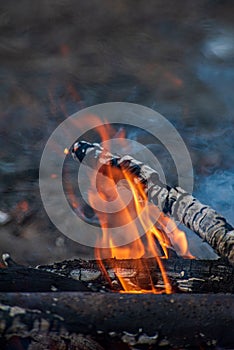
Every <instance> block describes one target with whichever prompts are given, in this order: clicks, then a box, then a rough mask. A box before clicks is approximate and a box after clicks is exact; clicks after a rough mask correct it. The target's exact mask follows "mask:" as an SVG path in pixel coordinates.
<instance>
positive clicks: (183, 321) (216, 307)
mask: <svg viewBox="0 0 234 350" xmlns="http://www.w3.org/2000/svg"><path fill="white" fill-rule="evenodd" d="M0 302H1V303H2V304H3V305H9V306H14V308H11V309H10V308H8V307H6V306H3V307H1V305H0V316H1V315H2V316H3V317H4V318H5V319H6V320H7V322H5V323H4V322H1V324H0V334H2V335H5V336H7V335H8V336H10V335H11V334H12V332H14V335H17V333H18V334H19V336H22V333H23V336H24V337H28V336H31V334H32V332H33V329H35V331H34V335H35V332H38V330H39V331H40V329H41V330H43V329H45V327H46V329H45V330H46V331H47V336H50V333H52V332H55V331H56V332H57V334H60V333H61V328H63V329H65V330H64V331H63V332H62V333H63V334H64V333H65V334H66V330H67V332H68V334H71V333H79V334H81V335H83V336H86V335H91V336H92V337H93V339H94V341H95V342H99V339H101V340H102V341H103V340H104V341H105V345H104V348H105V349H114V348H115V349H120V348H121V346H119V347H114V346H112V344H113V341H121V342H122V343H125V345H126V344H128V345H129V348H131V347H130V345H132V346H133V345H135V346H134V348H142V346H146V345H147V344H148V347H147V349H158V348H161V346H163V345H164V346H165V345H167V346H168V347H167V349H168V348H169V346H170V349H171V347H175V348H176V349H178V348H179V347H186V348H189V349H201V348H203V349H204V348H205V349H208V348H212V349H214V346H217V348H216V349H218V348H220V347H222V348H224V347H225V348H227V349H232V348H233V347H232V346H233V344H234V333H233V323H234V296H233V295H225V294H215V295H210V294H209V295H199V294H196V295H193V294H190V295H181V294H175V295H153V294H138V295H136V294H133V295H131V294H125V295H124V294H119V293H104V294H103V293H79V292H78V293H77V292H76V293H71V292H62V293H31V294H29V293H0ZM30 310H31V311H30ZM4 313H5V314H6V315H5V316H4ZM32 313H34V315H33V314H32ZM4 318H3V319H4ZM44 333H45V331H44ZM68 334H67V337H68ZM44 336H45V334H44ZM63 339H64V338H63ZM81 339H82V338H81ZM111 342H112V343H111ZM83 344H84V343H83ZM158 346H159V347H158ZM45 348H46V347H45ZM56 348H57V347H56ZM125 348H127V347H123V349H125ZM37 349H38V348H37ZM66 349H77V350H78V349H89V350H91V349H100V348H99V347H94V346H93V347H91V346H88V344H86V347H81V346H80V347H79V346H77V347H68V348H67V347H66ZM143 349H146V347H143Z"/></svg>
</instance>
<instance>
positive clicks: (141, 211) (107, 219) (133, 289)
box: [88, 125, 192, 294]
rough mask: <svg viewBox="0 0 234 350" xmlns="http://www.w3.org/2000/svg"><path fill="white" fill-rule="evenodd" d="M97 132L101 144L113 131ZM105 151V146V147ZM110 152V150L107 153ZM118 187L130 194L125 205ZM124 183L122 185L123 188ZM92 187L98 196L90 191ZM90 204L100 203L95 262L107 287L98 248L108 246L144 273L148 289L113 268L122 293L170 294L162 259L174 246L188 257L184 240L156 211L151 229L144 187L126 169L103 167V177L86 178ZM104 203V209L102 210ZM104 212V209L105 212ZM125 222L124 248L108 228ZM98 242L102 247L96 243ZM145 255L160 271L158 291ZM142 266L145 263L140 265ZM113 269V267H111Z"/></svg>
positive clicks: (179, 231) (166, 218)
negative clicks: (113, 204)
mask: <svg viewBox="0 0 234 350" xmlns="http://www.w3.org/2000/svg"><path fill="white" fill-rule="evenodd" d="M97 131H98V132H99V133H100V135H101V137H102V141H103V142H104V141H106V140H109V139H111V137H113V130H111V127H110V125H103V126H102V127H99V128H98V129H97ZM119 142H123V146H124V143H125V139H124V135H123V134H121V137H120V138H119ZM105 148H106V145H105ZM109 151H110V150H109ZM120 183H121V184H122V186H124V187H125V188H126V189H128V191H129V193H131V200H130V201H129V203H128V204H127V205H126V204H125V201H124V198H123V197H121V193H122V192H121V191H120V190H119V186H120V185H119V184H120ZM123 184H124V185H123ZM94 188H96V189H97V192H98V195H97V193H96V192H94V191H93V190H92V189H94ZM88 197H89V202H90V205H91V206H92V207H93V208H99V207H100V206H101V205H100V201H102V210H101V211H100V212H99V211H98V210H97V211H96V214H97V216H98V218H99V222H100V225H101V228H102V242H97V248H96V250H95V252H96V258H97V260H98V263H99V266H100V269H101V270H102V273H103V275H104V276H105V277H106V279H107V280H108V282H109V283H110V284H111V280H110V277H109V275H108V272H107V271H106V268H105V266H104V264H103V262H102V260H103V259H104V256H103V250H102V249H100V248H98V247H99V246H109V247H110V252H111V257H112V258H116V259H132V258H135V259H139V260H138V261H139V264H141V266H140V270H142V271H144V274H145V276H146V279H147V280H148V281H149V285H150V288H149V289H147V290H145V289H142V288H141V286H139V285H138V283H137V281H136V284H135V282H134V283H133V282H132V279H131V280H130V279H129V278H128V277H127V276H126V275H125V274H124V273H122V271H121V270H119V269H115V274H116V276H117V278H118V279H119V281H120V283H121V286H122V288H123V291H122V292H126V293H163V292H165V293H167V294H170V293H172V287H171V285H170V281H169V279H168V276H167V274H166V271H165V269H164V266H163V262H162V258H168V247H173V246H174V247H176V249H177V251H178V252H179V253H180V254H181V255H183V256H186V257H192V256H191V255H190V253H189V251H188V244H187V239H186V236H185V234H184V232H183V231H181V230H179V229H178V227H177V226H176V224H175V222H174V221H173V220H172V219H170V218H169V217H166V216H165V215H164V214H163V213H160V212H159V210H158V208H156V207H154V208H156V209H155V210H156V212H157V214H158V215H157V217H158V219H157V227H156V226H155V216H154V214H152V206H149V205H148V199H147V195H146V192H145V185H144V184H142V183H141V182H140V181H136V179H135V177H134V175H133V174H132V173H130V172H128V171H127V170H120V169H118V168H116V167H111V166H109V167H107V170H106V176H102V175H101V176H100V178H99V175H98V176H97V177H95V176H93V177H91V178H90V191H89V193H88ZM115 200H118V201H119V203H121V204H122V205H121V210H119V211H117V212H112V213H111V214H110V213H108V207H109V206H110V203H111V202H113V201H115ZM103 203H104V206H105V208H104V210H103ZM105 209H106V210H105ZM136 217H137V218H138V219H139V220H138V225H137V224H134V219H135V218H136ZM139 222H140V225H141V227H142V228H143V230H144V232H145V237H146V239H145V241H146V242H144V243H143V240H142V237H141V235H140V234H139ZM128 223H133V226H132V227H133V229H131V230H130V232H129V233H128V234H129V235H130V237H131V241H132V243H131V244H129V245H128V246H119V245H118V242H117V238H116V237H115V236H114V235H113V234H111V230H110V229H109V227H113V226H115V225H116V226H118V227H122V226H124V225H126V224H128ZM100 243H102V244H100ZM146 255H150V256H153V257H154V258H155V260H156V262H157V264H158V266H159V268H160V270H161V274H162V279H163V285H164V287H162V288H160V289H159V288H156V287H155V285H154V283H153V281H152V278H151V276H150V272H149V269H148V267H147V266H145V265H143V259H141V258H143V257H145V256H146ZM144 264H145V263H144ZM113 269H114V267H113Z"/></svg>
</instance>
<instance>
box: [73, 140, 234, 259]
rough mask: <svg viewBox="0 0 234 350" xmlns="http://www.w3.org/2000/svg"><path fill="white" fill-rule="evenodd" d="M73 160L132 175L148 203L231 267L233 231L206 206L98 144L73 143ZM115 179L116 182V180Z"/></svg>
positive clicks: (145, 167) (143, 166) (142, 166)
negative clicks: (192, 232)
mask: <svg viewBox="0 0 234 350" xmlns="http://www.w3.org/2000/svg"><path fill="white" fill-rule="evenodd" d="M71 153H72V155H73V157H74V158H75V159H76V160H78V161H79V162H85V163H86V164H87V165H88V166H90V167H95V168H96V169H99V172H101V173H102V174H103V175H106V176H108V174H110V172H109V171H108V168H110V167H111V168H115V169H119V171H120V174H122V177H124V173H126V172H127V173H128V174H132V176H133V180H134V182H135V183H141V184H142V186H144V190H145V193H146V194H147V196H148V200H149V201H151V202H152V203H154V204H155V205H156V206H157V207H158V208H159V209H160V210H161V211H162V212H164V213H165V214H167V215H171V216H172V217H173V218H174V219H175V220H178V221H179V222H182V223H183V224H184V225H185V226H187V227H188V228H190V229H191V230H193V231H194V232H195V233H197V234H198V235H199V236H200V237H201V238H202V239H203V240H204V241H206V242H208V243H209V244H210V245H211V246H212V247H213V248H214V250H215V251H216V252H217V253H218V254H219V255H220V256H222V257H224V258H227V259H228V260H229V261H230V263H232V264H234V228H233V227H232V226H231V225H230V224H229V223H227V221H226V219H225V218H224V217H223V216H222V215H220V214H218V213H217V212H216V211H215V210H214V209H212V208H211V207H209V206H208V205H204V204H202V203H200V202H199V200H197V199H196V198H195V197H193V196H192V195H191V194H189V193H187V192H186V191H184V190H183V189H182V188H180V187H175V188H171V187H169V186H167V185H165V184H164V183H162V181H161V180H160V179H159V175H158V173H157V172H156V171H155V170H154V169H152V168H150V167H149V166H147V165H145V164H143V163H142V162H140V161H138V160H136V159H134V158H133V157H131V156H130V155H125V156H121V155H115V154H112V153H110V152H108V151H107V150H105V149H103V147H101V145H100V144H98V143H89V142H86V141H79V142H76V143H75V144H74V145H73V147H72V150H71ZM117 180H118V179H117Z"/></svg>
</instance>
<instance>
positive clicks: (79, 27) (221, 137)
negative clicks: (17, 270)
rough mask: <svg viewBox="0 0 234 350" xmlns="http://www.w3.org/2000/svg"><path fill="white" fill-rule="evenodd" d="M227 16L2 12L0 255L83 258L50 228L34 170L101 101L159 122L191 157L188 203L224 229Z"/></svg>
mask: <svg viewBox="0 0 234 350" xmlns="http://www.w3.org/2000/svg"><path fill="white" fill-rule="evenodd" d="M233 13H234V3H233V1H231V0H230V1H228V0H226V1H225V0H223V1H221V0H220V1H218V0H216V1H213V0H212V1H211V0H203V1H201V0H198V1H192V0H189V1H177V2H175V1H169V0H161V1H160V0H150V1H147V2H145V1H134V0H127V1H126V0H119V1H116V2H112V1H107V0H103V1H101V2H100V1H97V0H91V1H87V2H85V1H78V0H69V1H68V0H57V1H54V0H51V1H47V0H40V1H39V0H35V1H33V2H32V1H29V0H21V1H18V2H17V1H11V0H9V1H5V2H3V1H2V2H1V4H0V28H1V29H0V79H1V84H0V96H1V98H0V113H1V116H0V133H1V137H0V193H1V198H0V211H1V212H0V214H1V215H0V221H1V224H0V252H1V253H3V252H9V253H10V254H11V255H12V257H13V258H15V259H16V260H17V261H19V262H21V263H27V264H37V263H47V262H52V261H55V260H62V259H65V258H73V257H83V256H91V255H92V254H91V253H92V252H91V250H90V249H89V248H88V247H84V246H81V245H79V244H76V243H74V242H73V241H71V240H69V239H68V238H66V237H65V236H63V235H62V234H61V233H60V232H59V231H58V230H57V229H56V228H55V227H54V225H53V224H52V223H51V222H50V220H49V219H48V217H47V214H46V213H45V211H44V209H43V205H42V202H41V199H40V193H39V187H38V171H39V164H40V158H41V154H42V151H43V149H44V146H45V143H46V141H47V139H48V137H49V136H50V134H51V133H52V131H53V130H54V129H55V128H56V127H57V126H58V125H59V124H60V123H61V122H62V121H63V120H64V119H65V118H67V117H68V116H69V115H71V114H72V113H75V112H77V111H79V110H80V109H82V108H84V107H88V106H91V105H94V104H98V103H104V102H113V101H121V102H133V103H138V104H142V105H145V106H148V107H150V108H153V109H155V110H157V111H158V112H159V113H161V114H162V115H164V116H165V117H166V118H167V119H168V120H169V121H170V122H171V123H172V124H173V125H174V126H175V127H176V129H177V130H178V131H179V133H180V134H181V136H182V137H183V139H184V141H185V143H186V145H187V147H188V150H189V152H190V155H191V158H192V161H193V166H194V179H195V188H194V195H195V196H196V197H197V198H199V199H200V200H201V201H202V202H204V203H207V204H210V205H211V206H213V207H214V208H215V209H216V210H218V211H219V212H220V213H222V214H223V215H224V216H226V217H227V219H228V220H229V222H230V223H231V224H234V216H233V209H234V196H233V194H234V162H233V161H234V152H233V150H234V129H233V123H234V115H233V109H234V108H233V107H234V98H233V91H234V60H233V57H234V23H233ZM146 122H147V121H146ZM129 135H130V137H132V138H133V139H135V140H139V141H142V135H141V134H140V133H139V132H136V131H134V130H128V133H127V136H129ZM150 147H151V149H152V150H153V151H154V152H155V154H156V156H157V152H158V148H157V147H156V146H154V145H153V146H152V144H151V146H150ZM160 154H161V153H160ZM158 157H159V159H160V160H161V162H162V165H163V164H164V165H165V166H166V164H167V157H168V155H166V154H165V157H162V154H161V158H160V155H158ZM166 169H167V168H166ZM168 171H170V169H169V170H168ZM196 244H197V245H199V244H200V245H201V247H202V246H203V245H202V243H201V242H199V244H198V243H196ZM196 252H197V253H198V255H199V249H198V248H197V250H196ZM202 254H203V248H201V250H200V255H201V256H202ZM203 256H204V255H203Z"/></svg>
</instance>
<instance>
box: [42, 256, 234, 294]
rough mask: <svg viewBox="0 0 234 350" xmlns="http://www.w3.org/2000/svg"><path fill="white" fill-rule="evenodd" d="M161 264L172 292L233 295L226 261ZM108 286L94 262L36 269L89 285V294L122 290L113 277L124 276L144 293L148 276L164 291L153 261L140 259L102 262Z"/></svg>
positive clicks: (176, 260)
mask: <svg viewBox="0 0 234 350" xmlns="http://www.w3.org/2000/svg"><path fill="white" fill-rule="evenodd" d="M162 263H163V265H164V268H165V270H166V273H167V275H168V278H169V280H170V283H171V284H172V288H173V291H174V292H177V293H178V292H193V293H220V292H223V293H234V283H233V281H234V267H233V266H232V265H230V264H228V262H227V261H225V260H222V259H218V260H196V259H183V258H179V257H177V258H171V259H162ZM102 265H103V266H104V267H105V269H106V272H107V274H108V275H109V280H110V281H111V283H112V284H111V286H110V285H109V283H108V282H107V280H106V277H105V276H104V275H102V273H101V271H100V264H99V262H98V261H97V260H88V261H87V260H82V259H77V260H76V259H75V260H68V261H63V262H59V263H54V264H52V265H44V266H43V265H41V266H38V268H39V269H43V270H46V271H50V272H53V273H56V274H60V275H63V276H66V277H73V278H75V279H76V280H79V281H83V282H85V283H89V288H91V290H94V291H97V290H100V289H102V290H103V287H105V290H107V291H108V290H110V289H112V290H113V289H114V290H121V285H120V283H119V281H118V278H117V276H116V274H115V271H118V273H120V274H123V275H126V276H127V277H126V278H128V279H129V280H130V281H131V282H132V283H133V284H135V285H140V286H141V287H142V288H143V289H148V288H149V286H150V282H151V281H150V279H149V275H147V273H146V271H149V272H150V276H151V279H152V280H153V282H154V284H155V285H156V286H158V288H159V290H160V289H161V288H163V287H164V285H163V279H162V275H161V270H160V268H159V266H158V264H157V262H156V260H155V259H154V258H144V259H143V258H142V259H127V260H117V259H105V260H103V261H102Z"/></svg>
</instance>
